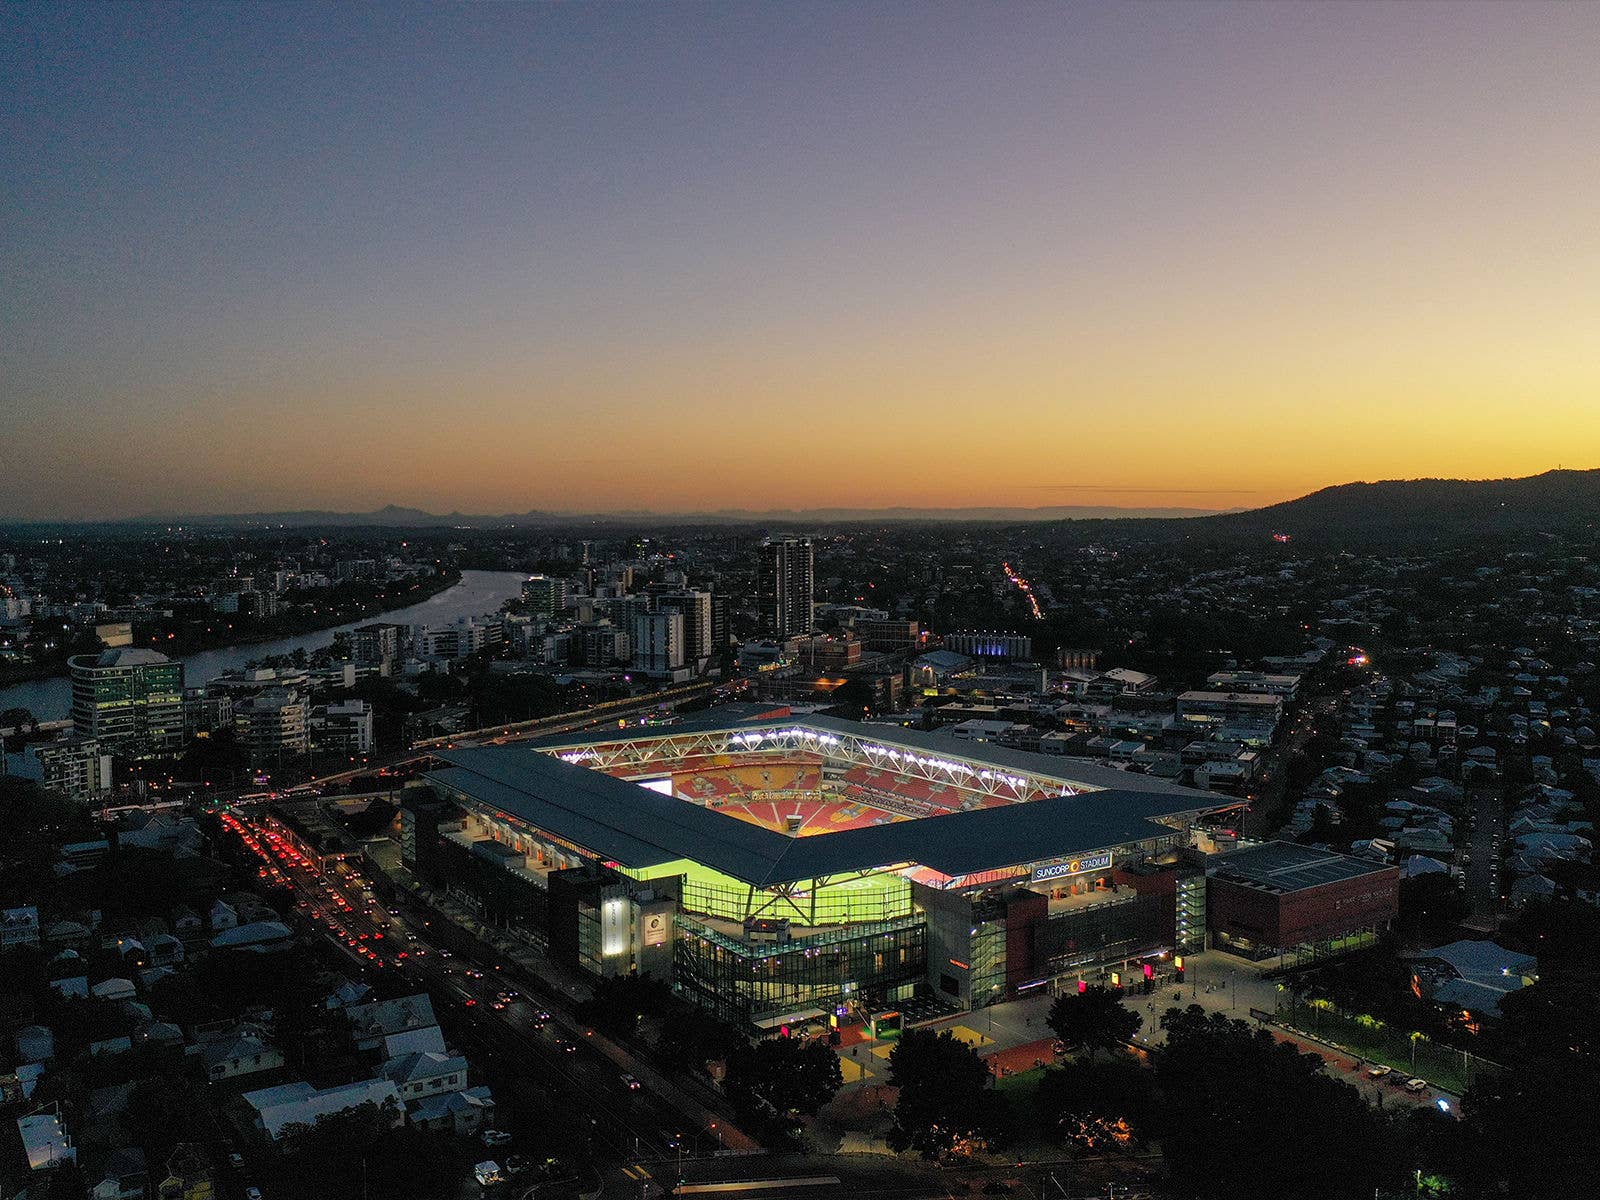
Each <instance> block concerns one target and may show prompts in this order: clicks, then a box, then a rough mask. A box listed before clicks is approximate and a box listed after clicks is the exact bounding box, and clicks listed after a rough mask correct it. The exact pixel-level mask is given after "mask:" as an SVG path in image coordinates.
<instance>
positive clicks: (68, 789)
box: [33, 738, 111, 801]
mask: <svg viewBox="0 0 1600 1200" xmlns="http://www.w3.org/2000/svg"><path fill="white" fill-rule="evenodd" d="M33 756H34V757H35V758H37V759H38V760H39V765H40V768H41V772H40V774H41V778H40V782H42V783H43V784H44V786H45V787H47V788H49V789H50V790H51V791H56V792H60V793H61V794H62V795H64V796H66V797H68V798H69V799H72V800H83V801H88V800H93V799H94V798H95V797H97V796H103V795H105V794H106V793H107V792H109V791H110V790H111V756H110V755H109V754H107V753H105V751H103V750H102V749H101V748H100V743H99V742H96V741H95V740H94V739H93V738H72V739H70V740H68V741H65V742H50V743H48V744H46V745H43V746H35V747H33Z"/></svg>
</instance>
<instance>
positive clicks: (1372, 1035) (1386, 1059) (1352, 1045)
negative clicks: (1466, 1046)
mask: <svg viewBox="0 0 1600 1200" xmlns="http://www.w3.org/2000/svg"><path fill="white" fill-rule="evenodd" d="M1271 1019H1272V1021H1273V1022H1274V1023H1275V1024H1278V1025H1281V1026H1283V1027H1285V1028H1287V1029H1293V1030H1297V1031H1298V1032H1300V1033H1305V1034H1309V1035H1310V1036H1311V1037H1313V1038H1315V1039H1316V1040H1317V1041H1320V1042H1326V1043H1327V1044H1329V1045H1331V1046H1334V1047H1335V1048H1337V1049H1340V1050H1343V1051H1345V1052H1346V1053H1349V1054H1352V1055H1355V1056H1356V1057H1358V1058H1364V1059H1367V1060H1369V1061H1371V1062H1374V1063H1384V1064H1387V1065H1388V1066H1391V1067H1393V1068H1394V1069H1395V1070H1397V1071H1404V1072H1407V1073H1409V1074H1411V1075H1416V1076H1420V1077H1421V1078H1423V1079H1426V1080H1427V1081H1428V1082H1429V1083H1431V1084H1433V1085H1434V1086H1435V1087H1437V1088H1440V1089H1442V1090H1444V1091H1446V1092H1450V1093H1452V1094H1453V1095H1457V1096H1459V1095H1460V1094H1461V1093H1462V1092H1464V1091H1466V1090H1467V1088H1469V1087H1471V1086H1472V1083H1473V1081H1474V1080H1476V1079H1477V1078H1478V1076H1479V1075H1480V1074H1482V1073H1483V1072H1484V1071H1497V1070H1499V1066H1498V1065H1497V1064H1496V1063H1493V1062H1490V1061H1489V1060H1488V1059H1486V1058H1480V1057H1479V1056H1478V1055H1476V1054H1473V1053H1471V1052H1470V1051H1467V1050H1461V1049H1458V1048H1456V1047H1454V1046H1446V1045H1444V1044H1443V1043H1442V1042H1435V1041H1432V1040H1430V1039H1428V1038H1426V1037H1423V1036H1421V1035H1417V1036H1413V1035H1412V1033H1411V1031H1409V1030H1404V1029H1400V1028H1397V1027H1395V1026H1392V1025H1388V1024H1386V1023H1384V1022H1383V1021H1380V1020H1378V1019H1376V1018H1375V1017H1368V1016H1358V1015H1354V1014H1351V1013H1347V1012H1344V1011H1342V1010H1340V1009H1337V1008H1334V1007H1333V1006H1331V1005H1330V1004H1328V1002H1327V1001H1325V1000H1324V1001H1314V1000H1305V999H1302V998H1301V997H1298V996H1293V995H1287V996H1285V997H1284V998H1283V999H1282V1000H1280V1001H1279V1004H1278V1011H1277V1013H1276V1014H1274V1015H1273V1017H1272V1018H1271Z"/></svg>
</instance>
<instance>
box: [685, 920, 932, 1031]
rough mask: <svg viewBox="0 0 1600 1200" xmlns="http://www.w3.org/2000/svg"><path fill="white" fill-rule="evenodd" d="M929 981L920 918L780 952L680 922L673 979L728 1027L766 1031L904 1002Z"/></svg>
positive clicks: (794, 944) (835, 934) (842, 931)
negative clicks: (782, 1020) (847, 1007)
mask: <svg viewBox="0 0 1600 1200" xmlns="http://www.w3.org/2000/svg"><path fill="white" fill-rule="evenodd" d="M926 973H927V927H926V924H925V923H924V921H923V920H922V918H921V917H920V916H907V917H903V918H901V919H899V920H895V921H884V922H879V923H876V924H871V925H860V926H841V927H839V928H837V929H830V930H828V931H827V932H826V933H821V934H817V935H814V936H812V937H808V938H803V939H801V938H797V939H795V940H793V941H790V942H786V943H780V944H777V945H752V944H750V943H748V942H744V941H741V940H740V939H738V938H733V937H729V936H728V935H727V934H724V933H722V932H720V931H719V930H717V929H714V928H712V927H711V926H710V925H707V924H705V923H704V922H701V921H697V920H695V919H694V918H693V917H691V916H687V915H684V914H679V917H678V931H677V941H676V943H675V944H674V953H673V974H674V978H675V980H676V986H677V988H678V990H679V991H680V992H681V993H683V994H684V996H685V998H687V999H689V1000H692V1001H693V1002H694V1003H696V1004H699V1005H700V1006H702V1007H704V1008H707V1009H710V1010H712V1011H713V1012H715V1013H716V1014H717V1015H718V1016H719V1017H722V1018H723V1019H724V1020H729V1021H734V1022H739V1023H744V1022H750V1023H760V1022H761V1021H763V1020H764V1019H767V1018H772V1017H778V1016H784V1015H788V1014H791V1013H805V1012H827V1011H829V1010H831V1009H832V1008H833V1007H834V1006H836V1005H839V1004H845V1003H853V1002H858V1003H864V1004H867V1005H876V1004H881V1003H884V1002H886V1001H888V1000H891V999H894V998H897V997H901V996H903V995H905V992H904V991H903V988H904V985H907V984H915V983H916V981H917V980H919V979H921V978H923V976H924V975H925V974H926Z"/></svg>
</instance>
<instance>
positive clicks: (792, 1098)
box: [722, 1037, 844, 1134]
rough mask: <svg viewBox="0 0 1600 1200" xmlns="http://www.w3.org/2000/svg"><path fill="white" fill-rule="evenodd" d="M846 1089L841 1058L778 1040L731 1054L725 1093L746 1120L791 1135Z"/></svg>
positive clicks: (815, 1046) (814, 1046)
mask: <svg viewBox="0 0 1600 1200" xmlns="http://www.w3.org/2000/svg"><path fill="white" fill-rule="evenodd" d="M843 1084H844V1073H843V1072H842V1071H841V1070H840V1068H839V1058H838V1056H837V1055H836V1054H834V1052H833V1051H832V1050H831V1049H829V1048H828V1046H827V1045H826V1044H825V1043H823V1042H820V1041H806V1040H803V1039H800V1038H788V1037H779V1038H767V1039H765V1040H764V1041H760V1042H756V1043H754V1044H753V1045H747V1046H742V1047H740V1048H739V1049H737V1050H735V1051H734V1052H733V1053H732V1054H730V1055H729V1056H728V1074H727V1077H726V1079H724V1081H723V1085H722V1088H723V1091H724V1092H726V1093H727V1096H728V1099H729V1100H730V1101H732V1102H733V1106H734V1109H735V1110H736V1111H737V1112H738V1113H739V1115H740V1118H741V1120H743V1121H746V1122H749V1123H750V1124H752V1125H755V1126H763V1125H764V1126H766V1127H767V1128H769V1129H771V1130H772V1131H773V1132H776V1133H779V1134H789V1133H791V1132H793V1131H794V1130H795V1129H796V1128H798V1126H799V1117H801V1116H814V1115H815V1114H816V1113H817V1111H818V1110H819V1109H821V1108H822V1106H823V1105H824V1104H826V1103H827V1102H828V1101H829V1100H831V1099H833V1097H834V1093H836V1092H837V1091H838V1090H839V1088H840V1087H842V1086H843Z"/></svg>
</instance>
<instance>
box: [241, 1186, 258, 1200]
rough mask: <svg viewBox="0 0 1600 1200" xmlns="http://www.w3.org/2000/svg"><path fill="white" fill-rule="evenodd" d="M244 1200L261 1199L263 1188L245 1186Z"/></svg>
mask: <svg viewBox="0 0 1600 1200" xmlns="http://www.w3.org/2000/svg"><path fill="white" fill-rule="evenodd" d="M244 1200H261V1189H260V1188H258V1187H247V1188H245V1190H244Z"/></svg>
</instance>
